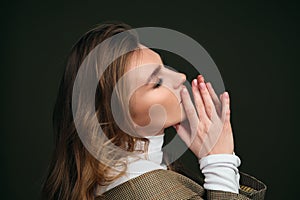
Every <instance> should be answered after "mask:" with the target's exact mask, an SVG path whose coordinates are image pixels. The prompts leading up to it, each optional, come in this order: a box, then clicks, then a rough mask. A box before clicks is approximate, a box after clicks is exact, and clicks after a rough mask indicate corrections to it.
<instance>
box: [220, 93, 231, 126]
mask: <svg viewBox="0 0 300 200" xmlns="http://www.w3.org/2000/svg"><path fill="white" fill-rule="evenodd" d="M221 100H222V116H221V119H222V121H223V122H228V121H230V102H229V94H228V92H224V93H223V94H222V95H221Z"/></svg>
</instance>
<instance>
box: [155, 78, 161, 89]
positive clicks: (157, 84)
mask: <svg viewBox="0 0 300 200" xmlns="http://www.w3.org/2000/svg"><path fill="white" fill-rule="evenodd" d="M162 82H163V81H162V78H159V79H158V80H157V82H156V83H155V84H154V86H153V88H159V87H160V86H161V84H162Z"/></svg>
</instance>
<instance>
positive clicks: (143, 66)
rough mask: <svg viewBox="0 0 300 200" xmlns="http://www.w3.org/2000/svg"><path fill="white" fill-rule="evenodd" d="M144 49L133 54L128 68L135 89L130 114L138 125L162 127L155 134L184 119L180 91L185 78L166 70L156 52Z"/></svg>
mask: <svg viewBox="0 0 300 200" xmlns="http://www.w3.org/2000/svg"><path fill="white" fill-rule="evenodd" d="M142 47H143V48H142V49H141V50H140V52H139V53H136V52H135V53H134V54H133V56H132V57H131V59H130V61H129V64H128V65H127V68H126V73H129V74H130V80H129V83H130V85H131V86H130V87H131V90H132V93H131V96H130V100H129V111H130V115H131V117H132V120H133V121H134V123H135V124H137V125H138V126H141V127H145V126H149V124H151V126H152V127H153V126H156V127H161V129H160V130H159V131H157V133H155V134H154V135H156V134H161V133H163V130H164V128H167V127H170V126H172V125H175V124H178V123H179V122H181V121H182V120H184V119H185V112H184V109H183V106H182V103H181V97H180V91H181V89H182V87H183V83H184V82H185V80H186V76H185V75H184V74H182V73H178V72H175V71H173V70H170V69H168V68H166V67H165V66H164V65H163V62H162V60H161V58H160V56H159V55H158V54H157V53H155V52H154V51H152V50H150V49H149V48H146V47H144V46H142ZM126 73H125V74H126ZM145 134H146V135H147V133H143V135H145ZM149 135H153V133H151V134H149Z"/></svg>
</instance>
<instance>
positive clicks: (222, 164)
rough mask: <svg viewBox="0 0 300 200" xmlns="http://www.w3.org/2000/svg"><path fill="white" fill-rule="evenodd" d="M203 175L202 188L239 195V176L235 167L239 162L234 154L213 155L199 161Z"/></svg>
mask: <svg viewBox="0 0 300 200" xmlns="http://www.w3.org/2000/svg"><path fill="white" fill-rule="evenodd" d="M199 164H200V170H201V171H202V173H203V174H204V176H205V178H204V186H203V187H204V188H205V189H207V190H220V191H226V192H232V193H239V188H240V185H239V181H240V174H239V170H238V168H237V167H239V166H240V164H241V160H240V158H239V157H238V156H236V155H234V154H213V155H208V156H205V157H203V158H201V159H200V160H199Z"/></svg>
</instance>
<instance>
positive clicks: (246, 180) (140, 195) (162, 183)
mask: <svg viewBox="0 0 300 200" xmlns="http://www.w3.org/2000/svg"><path fill="white" fill-rule="evenodd" d="M261 184H262V185H261ZM264 188H265V185H264V184H263V183H261V182H260V181H258V180H257V179H255V178H254V177H251V176H249V175H247V174H244V173H241V190H240V193H241V194H233V193H229V192H222V191H212V190H210V191H206V190H205V189H204V188H203V187H202V186H201V185H200V184H198V183H196V182H195V181H193V180H191V179H189V178H187V177H186V176H184V175H181V174H179V173H176V172H174V171H171V170H161V169H158V170H153V171H150V172H147V173H145V174H142V175H141V176H138V177H136V178H133V179H131V180H129V181H127V182H125V183H122V184H120V185H118V186H117V187H114V188H112V189H110V190H108V191H106V192H105V193H103V195H101V196H98V197H96V200H101V199H106V200H110V199H124V200H125V199H145V200H147V199H216V197H217V198H218V199H219V198H220V197H222V198H223V197H225V198H230V199H263V198H264V192H265V189H264Z"/></svg>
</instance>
